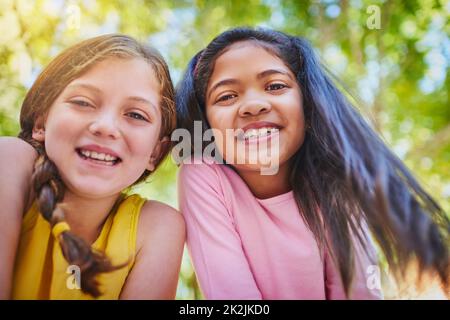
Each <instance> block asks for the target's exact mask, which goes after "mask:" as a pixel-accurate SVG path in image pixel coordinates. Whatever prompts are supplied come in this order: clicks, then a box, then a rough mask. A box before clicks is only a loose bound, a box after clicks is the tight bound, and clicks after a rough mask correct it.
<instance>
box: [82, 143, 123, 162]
mask: <svg viewBox="0 0 450 320" xmlns="http://www.w3.org/2000/svg"><path fill="white" fill-rule="evenodd" d="M76 149H83V150H88V151H94V152H97V153H105V154H109V155H110V156H113V157H116V158H118V159H121V158H120V156H119V154H118V153H117V152H115V151H114V150H112V149H109V148H106V147H102V146H99V145H96V144H88V145H84V146H81V147H77V148H76Z"/></svg>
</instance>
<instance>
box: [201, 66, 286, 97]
mask: <svg viewBox="0 0 450 320" xmlns="http://www.w3.org/2000/svg"><path fill="white" fill-rule="evenodd" d="M273 74H282V75H285V76H287V77H289V78H290V79H291V80H294V79H293V78H292V76H291V75H290V74H289V72H287V71H284V70H280V69H268V70H264V71H262V72H260V73H258V74H257V75H256V78H257V79H258V80H260V79H263V78H266V77H268V76H271V75H273ZM237 83H239V80H237V79H232V78H231V79H224V80H222V81H219V82H217V83H216V84H214V85H213V87H212V88H211V90H210V91H209V94H208V98H210V97H211V94H212V93H213V92H214V90H216V89H217V88H218V87H220V86H225V85H232V84H237Z"/></svg>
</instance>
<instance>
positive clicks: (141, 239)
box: [120, 201, 185, 299]
mask: <svg viewBox="0 0 450 320" xmlns="http://www.w3.org/2000/svg"><path fill="white" fill-rule="evenodd" d="M184 242H185V225H184V220H183V217H182V215H181V214H180V213H179V212H178V211H177V210H175V209H174V208H172V207H170V206H168V205H166V204H163V203H161V202H158V201H147V202H146V204H145V205H144V206H143V208H142V211H141V216H140V220H139V227H138V237H137V245H136V250H137V255H136V261H135V264H134V266H133V269H132V270H131V272H130V274H129V276H128V279H127V282H126V284H125V287H124V289H123V291H122V294H121V296H120V298H121V299H174V298H175V295H176V290H177V285H178V276H179V272H180V267H181V259H182V256H183V249H184Z"/></svg>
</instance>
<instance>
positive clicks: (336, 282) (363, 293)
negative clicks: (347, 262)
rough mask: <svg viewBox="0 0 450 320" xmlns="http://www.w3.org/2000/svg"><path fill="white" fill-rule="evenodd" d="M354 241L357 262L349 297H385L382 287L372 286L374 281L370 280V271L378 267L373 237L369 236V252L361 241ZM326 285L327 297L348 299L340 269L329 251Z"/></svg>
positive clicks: (374, 298) (369, 298)
mask: <svg viewBox="0 0 450 320" xmlns="http://www.w3.org/2000/svg"><path fill="white" fill-rule="evenodd" d="M354 243H355V262H356V264H355V274H354V275H353V281H352V286H351V291H350V297H349V299H352V300H377V299H383V294H382V291H381V288H380V287H379V286H375V287H373V288H372V286H371V285H372V282H371V281H369V280H370V279H369V277H370V276H371V274H370V271H371V270H373V269H374V268H377V267H378V266H377V258H376V252H375V248H374V246H373V243H372V241H371V239H370V238H369V239H368V241H367V253H366V252H365V251H364V249H363V247H362V246H361V244H360V243H359V241H355V242H354ZM325 285H326V297H327V299H330V300H343V299H347V298H346V296H345V293H344V288H343V285H342V281H341V276H340V274H339V269H338V268H337V266H336V264H335V263H334V261H333V259H332V257H331V255H330V254H329V252H325ZM369 287H371V288H369Z"/></svg>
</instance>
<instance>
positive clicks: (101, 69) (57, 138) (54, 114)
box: [33, 58, 161, 198]
mask: <svg viewBox="0 0 450 320" xmlns="http://www.w3.org/2000/svg"><path fill="white" fill-rule="evenodd" d="M160 99H161V98H160V84H159V82H158V80H157V78H156V77H155V74H154V71H153V69H152V67H151V66H150V65H149V64H148V63H147V62H146V61H145V60H143V59H139V58H129V59H119V58H107V59H105V60H103V61H101V62H99V63H97V64H95V65H94V66H93V67H92V68H90V69H89V70H88V71H87V72H86V73H84V74H83V75H82V76H80V77H79V78H77V79H75V80H74V81H72V82H71V83H69V84H68V85H67V87H66V88H65V89H64V90H63V92H62V93H61V94H60V95H59V97H58V98H57V99H56V100H55V102H54V103H53V105H52V106H51V108H50V110H49V113H48V115H47V117H46V119H45V121H44V123H43V125H35V128H34V129H33V138H34V139H36V140H38V141H42V142H44V143H45V148H46V152H47V155H48V157H49V158H50V159H51V160H52V161H53V162H54V163H55V164H56V166H57V168H58V170H59V172H60V175H61V177H62V179H63V181H64V183H65V185H66V187H67V191H69V192H72V193H75V194H78V195H80V196H85V197H89V198H92V197H102V196H112V195H115V194H117V193H119V192H120V191H121V190H123V189H124V188H126V187H128V186H130V185H131V184H133V183H134V182H135V181H136V180H137V179H138V178H139V177H140V176H141V175H142V173H143V172H144V171H145V169H148V170H153V169H154V165H155V159H156V158H157V157H158V152H159V147H160V141H159V135H160V129H161V110H160Z"/></svg>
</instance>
